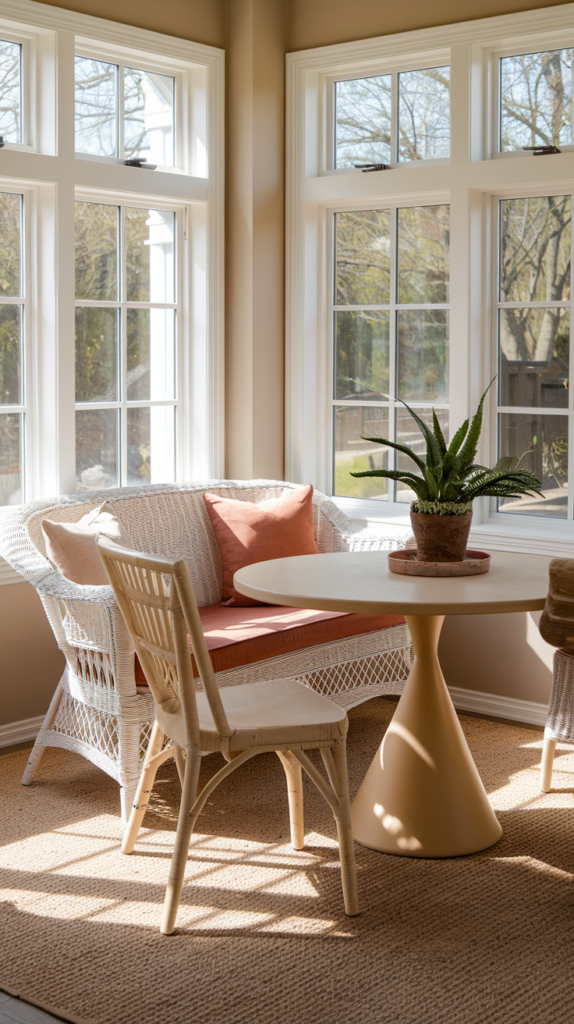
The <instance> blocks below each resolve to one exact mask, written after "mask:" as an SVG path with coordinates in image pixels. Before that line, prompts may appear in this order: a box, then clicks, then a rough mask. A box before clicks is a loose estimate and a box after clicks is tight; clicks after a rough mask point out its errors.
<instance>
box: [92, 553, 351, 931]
mask: <svg viewBox="0 0 574 1024" xmlns="http://www.w3.org/2000/svg"><path fill="white" fill-rule="evenodd" d="M98 549H99V552H100V555H101V557H102V560H103V563H104V565H105V567H106V571H107V573H108V576H109V579H110V583H111V585H112V587H113V590H114V594H115V596H116V599H117V602H118V605H119V608H120V610H121V612H122V615H123V617H124V619H125V623H126V625H127V628H128V630H129V632H130V635H131V638H132V640H133V642H134V644H135V648H136V652H137V655H138V658H139V660H140V662H141V666H142V668H143V671H144V673H145V676H146V679H147V682H148V684H149V687H150V690H151V692H152V693H153V696H154V700H155V704H156V716H157V717H156V721H155V723H154V726H153V730H152V734H151V739H150V742H149V746H148V749H147V752H146V756H145V760H144V766H143V771H142V774H141V777H140V780H139V783H138V787H137V790H136V795H135V800H134V805H133V809H132V812H131V815H130V820H129V822H128V826H127V828H126V831H125V834H124V841H123V844H122V852H123V853H131V852H132V851H133V848H134V845H135V842H136V839H137V835H138V832H139V829H140V826H141V824H142V821H143V818H144V815H145V812H146V808H147V804H148V799H149V794H150V792H151V790H152V788H153V784H154V780H155V775H156V772H157V769H158V768H159V766H160V764H162V763H163V762H164V761H165V760H166V759H167V758H168V757H174V758H175V761H176V764H177V767H178V771H179V774H180V778H181V781H182V796H181V805H180V810H179V818H178V824H177V835H176V841H175V849H174V853H173V858H172V862H171V867H170V874H169V881H168V887H167V892H166V897H165V904H164V915H163V921H162V925H161V930H162V932H163V933H164V934H166V935H169V934H171V932H172V931H173V929H174V927H175V921H176V917H177V910H178V906H179V900H180V896H181V890H182V886H183V877H184V873H185V866H186V863H187V856H188V853H189V843H190V839H191V834H192V832H193V829H194V826H195V822H196V820H197V817H198V815H199V814H200V813H201V810H202V809H203V807H204V806H205V802H206V801H207V799H208V797H209V796H210V795H211V793H213V791H214V789H215V788H216V787H217V786H218V785H219V784H220V782H223V780H224V779H225V778H226V777H227V776H228V775H230V774H231V773H232V772H233V771H235V770H236V769H237V768H239V767H240V765H242V764H244V763H245V761H247V760H249V759H250V758H251V757H254V756H255V755H256V754H263V753H268V752H272V751H274V752H275V753H276V754H277V755H278V757H279V760H280V761H281V763H282V765H283V768H284V770H285V774H286V776H287V790H288V796H289V813H290V819H291V843H292V845H293V847H294V848H295V849H297V850H299V849H301V848H302V847H303V842H304V829H303V785H302V777H301V769H302V768H303V769H304V770H305V771H306V773H307V775H308V776H309V777H310V779H311V780H312V782H313V783H314V784H315V785H316V787H317V789H318V790H319V792H320V793H321V794H322V795H323V796H324V798H325V800H326V801H327V803H328V804H329V806H330V807H331V810H332V811H333V816H334V818H335V822H336V825H337V832H338V837H339V851H340V857H341V875H342V883H343V897H344V902H345V910H346V912H347V914H349V915H353V914H357V913H358V912H359V911H358V902H357V879H356V871H355V852H354V847H353V833H352V829H351V808H350V804H349V790H348V782H347V760H346V750H345V744H346V735H347V729H348V719H347V715H346V713H345V711H344V710H343V709H342V708H340V707H338V706H337V705H336V704H334V703H332V702H331V701H330V700H328V699H327V698H326V697H323V696H322V695H321V694H319V693H317V692H315V691H314V690H310V689H308V688H307V687H306V686H304V685H303V684H302V683H299V682H297V681H296V680H294V679H275V680H271V681H269V682H256V683H245V684H242V685H238V686H231V687H223V688H222V689H221V690H220V689H219V688H218V686H217V682H216V679H215V673H214V671H213V665H212V663H211V659H210V657H209V652H208V650H207V644H206V642H205V637H204V635H203V630H202V626H201V619H200V616H199V611H198V607H197V603H196V600H195V596H194V593H193V589H192V586H191V580H190V578H189V572H188V570H187V566H186V564H185V562H184V560H183V559H179V560H178V561H170V560H168V559H165V558H156V557H155V556H153V555H144V554H140V553H139V552H135V551H131V550H129V551H128V550H127V549H125V548H120V547H118V546H117V545H114V544H110V543H109V542H104V541H102V540H100V541H99V542H98ZM166 580H169V587H168V586H167V584H166ZM190 642H191V652H190ZM192 654H193V657H194V659H195V663H196V665H197V668H198V670H199V674H200V678H201V682H202V684H203V692H201V691H200V692H198V691H197V690H196V687H195V682H194V670H193V662H192ZM312 748H314V749H317V750H319V751H320V754H321V758H322V760H323V764H324V767H325V771H326V778H325V776H324V775H323V774H322V772H320V771H319V770H318V768H317V767H316V765H315V764H314V763H313V762H312V761H311V760H310V759H309V757H308V756H307V754H306V753H305V751H306V750H309V749H312ZM202 751H211V752H216V751H219V752H220V753H221V754H223V757H224V759H225V762H226V763H225V764H224V766H223V768H220V769H219V771H217V772H216V773H215V775H213V776H212V778H211V779H210V780H209V782H208V783H207V784H206V785H205V786H204V787H203V789H202V790H201V792H200V793H199V794H198V780H199V768H200V763H201V755H202Z"/></svg>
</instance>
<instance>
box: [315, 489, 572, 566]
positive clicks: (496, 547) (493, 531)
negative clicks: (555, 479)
mask: <svg viewBox="0 0 574 1024" xmlns="http://www.w3.org/2000/svg"><path fill="white" fill-rule="evenodd" d="M331 500H332V501H334V502H335V504H336V505H337V506H338V507H339V508H340V509H341V511H342V512H344V513H345V515H348V516H349V518H350V519H353V520H354V521H355V522H358V523H361V524H362V525H364V526H365V527H366V526H368V527H369V528H370V529H377V528H380V529H381V531H383V529H385V528H386V527H389V526H392V527H396V526H402V527H405V526H406V527H410V525H411V521H410V516H409V512H408V506H407V507H406V508H405V511H404V512H403V511H402V510H401V509H399V508H397V506H396V505H393V506H390V507H389V509H388V514H386V515H385V514H383V512H382V510H381V512H379V510H378V509H373V507H372V506H373V505H374V502H369V503H367V502H365V501H360V500H357V499H354V498H332V499H331ZM368 505H370V506H371V508H369V507H368ZM573 541H574V535H573V533H572V530H571V529H570V528H568V527H566V524H564V523H557V522H540V520H538V522H537V523H527V524H526V523H525V524H524V525H522V524H517V523H516V522H513V523H504V522H501V520H500V519H496V520H494V519H491V520H489V521H487V522H484V523H479V522H477V523H476V524H474V525H473V526H472V528H471V531H470V538H469V543H470V544H471V545H472V547H477V548H483V547H484V548H485V549H486V550H488V549H489V548H491V549H492V550H493V551H519V552H523V553H524V554H529V555H547V556H549V557H551V558H561V557H565V558H574V543H573Z"/></svg>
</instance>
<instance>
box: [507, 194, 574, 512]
mask: <svg viewBox="0 0 574 1024" xmlns="http://www.w3.org/2000/svg"><path fill="white" fill-rule="evenodd" d="M543 189H544V184H543V183H541V191H543ZM502 202H503V200H498V202H497V204H496V206H497V212H496V216H497V221H496V239H497V251H496V275H495V281H494V287H495V295H496V301H495V302H494V303H493V317H494V337H495V338H496V348H495V358H496V368H497V373H499V366H500V320H501V318H500V313H501V310H503V309H550V308H554V309H568V311H569V314H570V318H569V366H568V376H569V387H568V392H569V395H568V407H567V408H566V409H560V408H553V407H551V406H548V407H541V406H516V405H515V406H506V405H502V404H501V402H500V386H499V381H497V390H496V424H495V442H496V448H495V455H494V461H495V462H496V461H497V460H498V458H499V457H500V417H501V416H502V415H511V416H555V417H559V416H564V417H565V418H567V420H568V423H567V437H568V497H567V510H566V522H567V523H571V522H572V520H573V518H574V405H573V401H574V396H573V394H572V390H573V389H572V379H573V372H574V332H573V331H572V323H571V319H572V308H573V305H572V295H573V294H574V292H573V290H572V289H573V284H574V281H573V263H572V260H573V258H574V232H571V233H570V298H569V299H562V300H559V299H556V300H553V299H550V300H547V301H537V302H502V301H501V300H500V278H501V260H502ZM570 202H571V204H572V205H571V208H572V206H574V194H571V196H570ZM492 504H493V510H494V512H495V514H496V513H500V512H501V511H502V510H501V509H500V508H499V506H498V499H496V498H494V499H492ZM519 514H520V513H519ZM506 515H508V513H506ZM532 515H536V513H532Z"/></svg>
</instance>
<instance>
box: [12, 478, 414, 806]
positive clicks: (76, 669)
mask: <svg viewBox="0 0 574 1024" xmlns="http://www.w3.org/2000/svg"><path fill="white" fill-rule="evenodd" d="M296 486H297V485H296V484H290V483H284V482H280V481H272V480H255V481H247V482H245V481H230V480H226V481H206V482H204V483H193V484H178V485H167V484H166V485H154V486H150V487H146V488H123V489H118V490H107V491H91V492H85V493H83V494H76V495H68V496H62V497H58V498H54V499H52V500H49V501H36V502H30V503H28V504H27V505H24V506H22V507H21V508H20V509H18V510H17V511H15V512H14V513H13V514H12V515H10V516H9V517H7V518H6V519H5V520H4V522H3V524H2V527H1V529H0V553H1V554H2V555H3V557H4V558H5V559H6V560H7V561H8V562H9V563H10V565H12V566H13V568H14V569H16V570H17V572H19V573H20V574H21V575H22V576H23V577H24V578H25V579H26V580H28V581H29V582H30V583H32V584H33V586H34V587H35V588H36V589H37V591H38V593H39V595H40V597H41V600H42V602H43V605H44V608H45V610H46V614H47V616H48V619H49V621H50V624H51V626H52V629H53V631H54V634H55V636H56V639H57V642H58V646H59V647H60V649H61V650H62V651H63V653H64V655H65V657H66V668H65V671H64V674H63V676H62V679H61V680H60V683H59V684H58V687H57V689H56V692H55V694H54V697H53V699H52V702H51V705H50V708H49V710H48V713H47V715H46V718H45V720H44V723H43V726H42V728H41V730H40V732H39V734H38V737H37V740H36V745H35V747H34V749H33V751H32V754H31V756H30V760H29V762H28V766H27V768H26V771H25V773H24V776H23V779H22V782H23V783H24V784H25V785H27V784H29V783H30V782H31V781H32V779H33V776H34V772H35V770H36V767H37V765H38V762H39V760H40V758H41V756H42V753H43V751H44V749H45V747H48V746H55V747H63V748H64V749H66V750H72V751H76V752H77V753H80V754H82V755H83V756H84V757H86V758H88V759H89V760H90V761H92V762H93V763H94V764H96V765H98V766H99V767H100V768H102V769H103V770H104V771H105V772H107V773H108V774H109V775H111V776H112V777H113V778H114V779H116V780H117V781H118V782H119V783H120V786H121V806H122V817H123V818H124V820H126V819H127V817H128V816H129V811H130V807H131V803H132V800H133V796H134V793H135V789H136V785H137V781H138V778H139V774H140V769H141V765H142V761H143V757H144V754H145V750H146V747H147V743H148V740H149V736H150V732H151V727H152V724H153V721H154V718H155V712H154V701H153V698H152V696H151V694H150V692H149V690H147V687H142V686H138V685H137V683H136V675H135V672H134V646H133V643H132V640H131V638H130V635H129V633H128V631H127V629H126V626H125V624H124V620H123V618H122V616H121V613H120V611H119V608H118V606H117V604H116V601H115V598H114V595H113V591H112V589H111V587H102V586H97V587H95V586H94V587H89V586H79V585H78V584H75V583H72V582H70V581H69V580H67V579H66V578H65V577H63V576H62V575H61V574H60V573H59V572H57V571H56V570H55V569H54V568H53V567H52V566H51V564H50V563H49V562H48V561H47V559H46V557H45V545H44V539H43V534H42V529H41V521H42V519H52V520H54V521H56V522H75V521H77V520H78V519H80V518H81V517H82V516H83V515H85V514H86V512H88V511H90V510H91V509H93V508H96V507H97V506H98V505H100V504H101V503H102V502H103V501H108V502H111V503H112V504H113V505H114V506H115V508H114V511H115V512H116V514H117V516H118V518H119V519H120V520H121V522H122V523H123V525H124V526H125V527H126V529H127V530H128V532H129V534H130V536H131V537H132V540H133V543H134V547H135V548H136V549H137V550H140V551H144V552H148V553H150V554H155V555H164V556H166V557H169V558H181V557H183V558H184V559H185V561H186V563H187V566H188V569H189V572H190V576H191V581H192V584H193V588H194V591H195V595H196V599H197V603H198V605H199V606H200V607H206V606H208V605H213V604H216V603H217V602H219V600H220V598H221V593H222V570H221V560H220V556H219V548H218V546H217V542H216V540H215V535H214V532H213V528H212V526H211V523H210V520H209V516H208V514H207V510H206V508H205V503H204V501H203V499H202V494H203V492H204V491H205V490H210V491H214V492H218V493H223V494H224V495H225V496H226V497H230V498H236V499H239V500H245V501H254V502H259V501H264V500H266V499H267V498H273V497H278V496H279V495H280V494H282V493H283V491H284V490H285V489H287V488H289V489H292V488H294V487H296ZM313 515H314V522H315V531H316V538H317V545H318V548H319V551H321V552H324V551H353V550H355V551H356V550H392V549H394V548H400V547H404V546H405V542H406V540H407V538H408V536H409V535H410V531H409V530H406V529H405V530H404V531H398V530H397V529H396V528H395V529H394V533H393V536H385V535H384V534H383V535H381V534H379V533H375V532H373V531H367V530H362V529H361V528H360V527H359V526H358V525H357V524H356V523H354V522H352V521H351V520H349V519H348V518H347V517H346V516H345V515H344V514H343V513H341V512H340V510H339V509H338V508H337V507H336V506H335V505H334V503H333V502H332V501H330V499H329V498H326V497H325V496H324V495H323V494H320V493H318V492H315V494H314V497H313ZM410 661H411V642H410V637H409V634H408V630H407V627H406V625H397V626H393V627H390V628H386V629H379V630H377V631H375V632H371V633H366V634H362V635H358V636H353V637H350V638H347V639H342V640H337V641H335V642H329V643H321V644H317V645H315V646H311V647H306V648H305V649H304V650H298V651H293V652H291V653H288V654H284V655H281V656H279V657H274V658H268V659H267V660H265V661H259V662H257V663H255V664H253V665H245V666H243V667H239V668H232V669H229V670H227V671H222V672H219V673H217V681H218V684H219V685H220V686H234V685H237V684H240V683H243V682H246V681H248V680H249V681H256V680H258V679H280V678H287V677H296V678H297V679H299V680H301V681H302V682H304V683H305V684H306V685H308V686H311V687H313V688H314V689H317V690H319V691H320V692H321V693H323V694H325V695H327V696H329V697H331V698H332V699H333V700H335V701H336V702H337V703H339V704H341V705H342V706H344V707H352V706H353V705H355V704H359V703H361V701H363V700H367V699H368V698H369V697H372V696H377V695H380V694H384V693H400V692H401V690H402V688H403V685H404V681H405V679H406V675H407V673H408V669H409V666H410ZM198 686H200V683H199V680H198Z"/></svg>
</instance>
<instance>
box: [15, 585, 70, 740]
mask: <svg viewBox="0 0 574 1024" xmlns="http://www.w3.org/2000/svg"><path fill="white" fill-rule="evenodd" d="M63 670H64V655H63V654H61V652H60V651H59V650H58V648H57V646H56V641H55V640H54V635H53V633H52V630H51V629H50V626H49V624H48V620H47V618H46V616H45V614H44V609H43V608H42V604H41V602H40V598H39V597H38V595H37V593H36V591H35V590H34V588H33V587H31V586H30V584H29V583H18V584H15V585H14V586H9V587H0V725H5V724H6V723H8V722H20V721H22V720H23V719H26V718H36V717H37V716H38V715H42V714H44V713H45V711H46V710H47V708H48V704H49V703H50V699H51V697H52V694H53V692H54V690H55V689H56V684H57V682H58V679H59V678H60V676H61V675H62V672H63Z"/></svg>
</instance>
